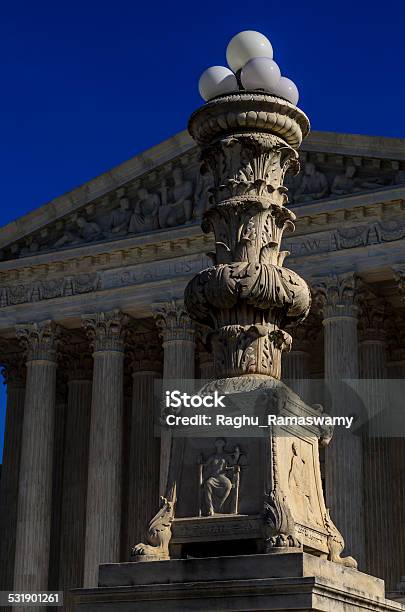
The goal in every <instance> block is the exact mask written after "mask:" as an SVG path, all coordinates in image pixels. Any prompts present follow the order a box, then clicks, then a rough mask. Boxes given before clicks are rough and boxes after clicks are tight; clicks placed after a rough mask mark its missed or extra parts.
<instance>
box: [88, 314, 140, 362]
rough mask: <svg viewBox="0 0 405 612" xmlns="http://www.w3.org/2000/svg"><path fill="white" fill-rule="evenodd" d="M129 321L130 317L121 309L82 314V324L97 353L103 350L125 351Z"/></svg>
mask: <svg viewBox="0 0 405 612" xmlns="http://www.w3.org/2000/svg"><path fill="white" fill-rule="evenodd" d="M128 321H129V318H128V317H127V316H126V315H125V314H123V313H122V312H120V311H119V310H112V311H109V312H97V313H95V314H88V315H83V316H82V325H83V327H84V329H85V330H86V333H87V336H88V338H89V341H90V346H91V348H92V349H93V350H94V352H95V353H97V352H103V351H117V352H120V353H123V352H124V349H125V339H126V336H127V331H128V329H127V324H128Z"/></svg>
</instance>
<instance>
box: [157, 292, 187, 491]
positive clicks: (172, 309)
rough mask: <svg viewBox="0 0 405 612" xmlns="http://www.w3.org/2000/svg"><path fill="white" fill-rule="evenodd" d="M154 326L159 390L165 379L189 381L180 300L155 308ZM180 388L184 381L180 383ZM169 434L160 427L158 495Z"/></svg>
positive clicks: (165, 471) (164, 472) (162, 488)
mask: <svg viewBox="0 0 405 612" xmlns="http://www.w3.org/2000/svg"><path fill="white" fill-rule="evenodd" d="M155 317H156V325H157V327H158V328H159V330H160V335H161V337H162V339H163V389H165V387H167V386H168V384H167V383H168V381H170V380H172V381H191V380H193V379H194V377H195V343H194V325H193V323H192V322H191V320H190V317H189V316H188V314H187V312H186V310H185V308H184V304H183V302H181V301H176V300H172V301H171V302H168V303H166V304H161V305H159V306H158V307H157V308H156V310H155ZM183 387H184V384H183ZM170 446H171V436H170V433H169V432H168V431H164V430H162V438H161V454H160V485H159V491H160V495H164V493H165V489H166V482H167V475H168V469H169V459H170Z"/></svg>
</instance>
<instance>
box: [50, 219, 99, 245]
mask: <svg viewBox="0 0 405 612" xmlns="http://www.w3.org/2000/svg"><path fill="white" fill-rule="evenodd" d="M75 223H76V226H77V230H78V231H71V230H65V233H64V234H63V236H61V237H60V238H59V240H57V241H56V242H55V244H54V247H55V248H60V247H62V246H66V245H75V244H81V243H83V242H92V241H93V240H98V239H99V238H102V231H101V229H100V227H99V225H98V224H97V223H95V222H94V221H86V219H85V218H84V217H77V219H76V222H75Z"/></svg>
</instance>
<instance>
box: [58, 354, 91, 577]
mask: <svg viewBox="0 0 405 612" xmlns="http://www.w3.org/2000/svg"><path fill="white" fill-rule="evenodd" d="M64 366H65V369H66V375H67V380H68V383H67V384H68V400H67V409H66V424H65V448H64V457H63V486H62V516H61V547H60V574H59V584H60V586H63V587H64V588H75V587H82V586H83V572H84V542H85V535H86V498H87V469H88V450H89V433H90V411H91V394H92V377H93V363H92V357H91V354H90V352H88V347H87V344H85V345H84V346H83V345H70V346H69V347H68V350H67V351H66V352H65V354H64Z"/></svg>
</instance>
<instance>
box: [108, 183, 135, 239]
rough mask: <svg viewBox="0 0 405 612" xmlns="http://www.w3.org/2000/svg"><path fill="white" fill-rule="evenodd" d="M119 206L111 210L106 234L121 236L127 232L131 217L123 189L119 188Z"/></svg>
mask: <svg viewBox="0 0 405 612" xmlns="http://www.w3.org/2000/svg"><path fill="white" fill-rule="evenodd" d="M118 195H119V196H120V201H119V207H118V208H116V209H115V210H113V211H112V213H111V215H110V219H109V227H108V230H107V232H106V235H107V236H123V235H125V234H127V233H128V225H129V222H130V219H131V209H130V204H129V200H128V198H127V197H126V196H125V191H124V190H121V189H120V190H119V192H118Z"/></svg>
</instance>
